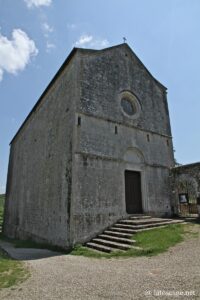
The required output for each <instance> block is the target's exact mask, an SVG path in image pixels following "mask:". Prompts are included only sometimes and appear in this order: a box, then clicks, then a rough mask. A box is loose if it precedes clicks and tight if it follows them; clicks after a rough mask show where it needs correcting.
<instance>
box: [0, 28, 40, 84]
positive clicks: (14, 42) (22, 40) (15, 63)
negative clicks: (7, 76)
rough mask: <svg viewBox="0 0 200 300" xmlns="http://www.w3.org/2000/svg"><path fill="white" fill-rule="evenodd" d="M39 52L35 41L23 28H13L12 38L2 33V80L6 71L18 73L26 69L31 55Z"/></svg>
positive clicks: (0, 53)
mask: <svg viewBox="0 0 200 300" xmlns="http://www.w3.org/2000/svg"><path fill="white" fill-rule="evenodd" d="M37 54H38V49H37V48H36V46H35V43H34V41H33V40H31V39H30V38H29V37H28V35H27V34H26V33H25V32H24V31H22V30H21V29H14V30H13V32H12V39H11V40H9V39H8V38H7V37H6V36H3V35H2V34H1V33H0V81H1V80H2V79H3V73H4V71H6V72H8V73H11V74H17V73H18V72H19V71H22V70H24V69H25V67H26V65H27V64H28V63H29V61H30V58H31V56H36V55H37Z"/></svg>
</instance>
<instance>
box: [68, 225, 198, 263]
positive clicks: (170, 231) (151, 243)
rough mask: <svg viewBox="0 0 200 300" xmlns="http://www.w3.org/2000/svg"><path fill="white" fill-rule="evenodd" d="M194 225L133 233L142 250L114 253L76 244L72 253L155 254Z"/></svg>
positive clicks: (98, 255)
mask: <svg viewBox="0 0 200 300" xmlns="http://www.w3.org/2000/svg"><path fill="white" fill-rule="evenodd" d="M193 226H194V225H191V224H190V225H181V224H176V225H169V226H167V227H164V228H155V229H151V230H148V231H143V232H140V233H137V234H135V235H133V239H134V240H136V246H139V247H141V248H142V250H136V249H130V250H128V251H115V252H113V253H101V252H98V251H94V250H92V249H91V250H90V249H89V248H87V247H83V246H79V245H78V246H76V247H75V248H74V249H73V251H72V252H71V253H70V254H71V255H82V256H86V257H94V258H103V257H104V258H112V257H116V258H117V257H132V256H153V255H157V254H159V253H162V252H164V251H167V250H168V249H169V248H170V247H172V246H174V245H176V244H177V243H180V242H181V241H183V239H184V235H185V232H186V231H187V232H190V233H191V235H190V236H192V234H193V233H192V232H191V229H192V228H193Z"/></svg>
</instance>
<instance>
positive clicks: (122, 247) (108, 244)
mask: <svg viewBox="0 0 200 300" xmlns="http://www.w3.org/2000/svg"><path fill="white" fill-rule="evenodd" d="M92 243H95V244H100V245H103V246H106V247H111V248H117V249H119V250H129V249H130V248H132V246H131V245H127V244H123V243H117V242H112V241H108V240H104V239H101V238H95V239H93V240H92Z"/></svg>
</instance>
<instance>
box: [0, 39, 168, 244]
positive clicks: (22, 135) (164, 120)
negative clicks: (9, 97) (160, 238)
mask: <svg viewBox="0 0 200 300" xmlns="http://www.w3.org/2000/svg"><path fill="white" fill-rule="evenodd" d="M173 166H174V156H173V146H172V137H171V129H170V120H169V112H168V105H167V97H166V88H165V87H164V86H163V85H162V84H161V83H159V82H158V81H157V80H156V79H155V78H154V77H153V76H152V75H151V74H150V72H149V71H148V70H147V69H146V67H145V66H144V65H143V64H142V62H141V61H140V60H139V59H138V57H137V56H136V55H135V54H134V52H133V51H132V50H131V48H130V47H129V46H128V45H127V44H121V45H118V46H114V47H110V48H107V49H103V50H88V49H77V48H75V49H73V50H72V52H71V53H70V55H69V56H68V58H67V59H66V61H65V62H64V64H63V65H62V67H61V68H60V70H59V71H58V73H57V74H56V75H55V77H54V78H53V80H52V81H51V82H50V84H49V86H48V87H47V88H46V90H45V91H44V93H43V94H42V96H41V97H40V99H39V101H38V102H37V103H36V105H35V106H34V108H33V110H32V111H31V112H30V114H29V115H28V117H27V118H26V120H25V121H24V123H23V124H22V126H21V128H20V129H19V131H18V132H17V134H16V135H15V137H14V138H13V140H12V142H11V149H10V161H9V170H8V181H7V192H6V207H5V219H4V228H3V230H4V233H5V234H6V235H7V236H9V237H16V238H20V239H27V238H31V239H33V240H35V241H39V242H48V243H50V244H54V245H58V246H61V247H64V248H69V247H72V246H73V245H74V244H76V243H82V242H85V241H87V240H89V239H90V238H91V237H93V236H95V234H97V233H99V232H101V231H103V229H105V228H106V227H107V226H109V225H111V224H113V223H114V222H115V221H117V220H118V219H120V218H123V217H126V216H127V215H129V214H135V213H147V214H151V215H159V216H169V215H170V214H171V203H170V183H169V180H170V176H169V172H170V168H172V167H173Z"/></svg>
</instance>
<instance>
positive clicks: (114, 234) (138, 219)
mask: <svg viewBox="0 0 200 300" xmlns="http://www.w3.org/2000/svg"><path fill="white" fill-rule="evenodd" d="M183 222H184V221H183V220H175V219H165V218H153V217H151V216H146V215H132V216H130V217H129V218H128V219H122V220H120V221H118V222H117V223H115V224H114V225H113V226H111V227H109V228H108V229H106V230H105V231H104V232H103V233H101V234H99V235H98V236H97V237H95V238H93V239H92V240H91V241H89V242H87V243H86V245H85V246H86V247H88V248H92V249H95V250H98V251H101V252H107V253H110V252H112V251H116V250H122V251H126V250H129V249H141V248H140V247H137V246H135V243H136V241H135V240H133V239H131V238H132V237H133V235H134V234H135V233H137V232H141V231H144V230H149V229H152V228H155V227H165V226H167V225H170V224H178V223H183Z"/></svg>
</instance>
